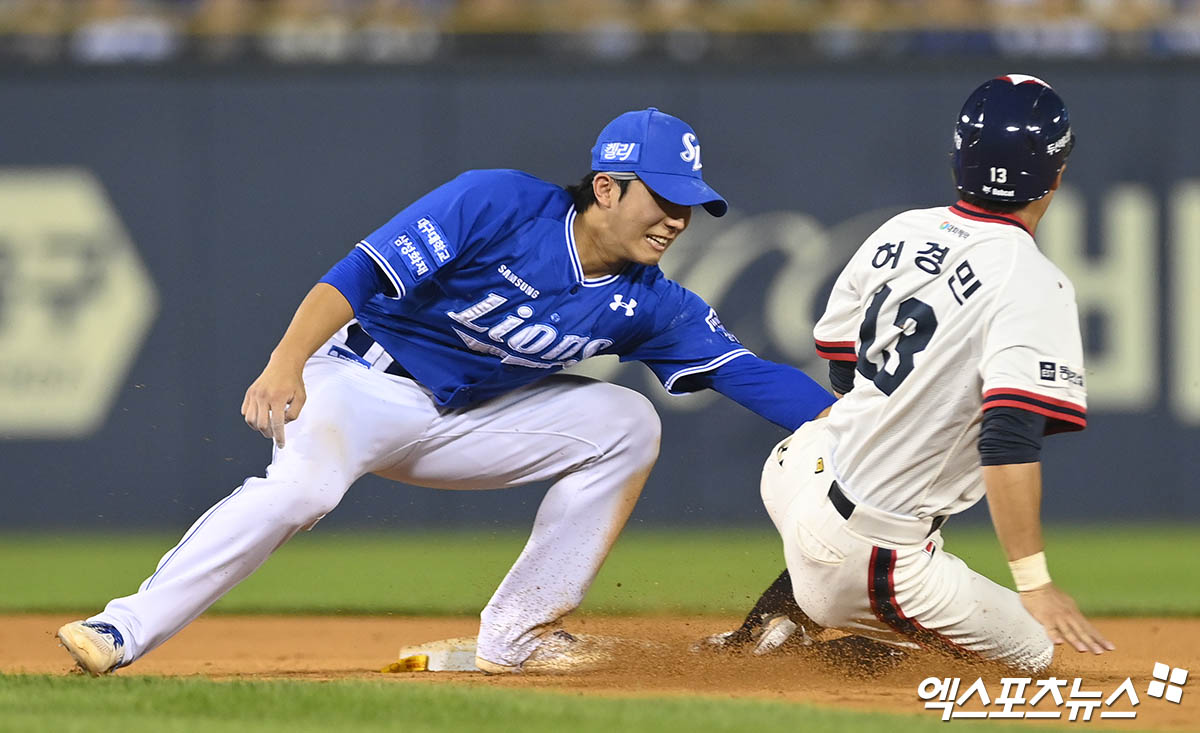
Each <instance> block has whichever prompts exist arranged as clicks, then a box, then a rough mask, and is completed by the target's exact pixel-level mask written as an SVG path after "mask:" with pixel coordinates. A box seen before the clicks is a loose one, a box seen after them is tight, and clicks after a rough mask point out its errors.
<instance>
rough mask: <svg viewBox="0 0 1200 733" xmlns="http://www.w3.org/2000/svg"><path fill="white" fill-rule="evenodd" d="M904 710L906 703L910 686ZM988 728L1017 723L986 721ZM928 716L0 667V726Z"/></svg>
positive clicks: (688, 722)
mask: <svg viewBox="0 0 1200 733" xmlns="http://www.w3.org/2000/svg"><path fill="white" fill-rule="evenodd" d="M914 707H917V705H916V701H915V695H914ZM987 722H988V724H987V725H986V726H983V727H978V728H976V727H975V726H972V725H971V724H970V723H965V722H964V721H955V723H954V728H955V730H958V729H959V728H962V727H964V726H965V727H967V728H969V729H972V730H975V729H978V730H981V731H982V730H985V729H986V730H988V731H997V732H1000V731H1018V730H1027V728H1028V726H1026V727H1025V728H1019V727H1017V726H1014V725H1009V726H1005V725H995V724H992V722H991V721H987ZM944 725H945V724H944V723H942V722H941V721H940V719H939V717H938V716H937V715H934V714H928V715H922V714H919V713H918V714H913V715H888V714H882V713H859V712H848V711H842V710H833V709H825V708H817V707H812V706H808V705H800V704H794V703H780V702H770V701H754V700H717V699H709V698H696V697H678V698H670V697H665V698H604V697H595V696H591V695H589V696H584V697H580V696H577V695H567V694H562V693H549V692H531V691H523V690H506V689H488V688H484V687H481V686H478V685H472V686H458V685H447V684H439V685H414V684H403V683H397V682H384V681H379V682H319V683H314V682H211V681H207V680H202V679H195V678H189V679H163V678H147V677H134V678H121V677H110V678H103V679H98V680H94V679H87V678H78V677H76V678H64V677H42V676H14V677H5V676H0V729H3V730H4V731H11V732H13V733H16V732H18V731H39V732H40V731H48V730H53V731H81V732H82V731H86V732H87V733H91V732H92V731H97V730H120V731H123V732H124V733H140V732H142V731H146V732H147V733H149V732H154V733H160V732H167V733H169V732H170V731H188V733H192V732H195V731H201V732H203V731H216V730H219V731H254V732H255V733H258V732H264V733H266V732H270V731H281V732H282V731H287V733H302V732H303V731H314V732H316V733H326V732H327V731H331V730H348V731H354V732H355V733H369V732H370V731H386V730H400V731H405V732H406V733H415V732H416V731H437V733H446V732H447V731H460V730H486V731H488V733H503V732H504V731H522V732H526V731H527V732H530V733H538V732H539V731H563V730H569V731H572V733H587V732H589V731H595V732H596V733H612V731H676V730H693V731H706V732H708V731H792V730H803V731H814V732H815V731H820V732H821V733H840V732H842V731H845V732H847V733H850V732H853V733H893V732H894V731H897V730H902V731H905V732H906V733H907V732H908V731H914V732H916V733H920V732H922V731H929V732H930V733H933V732H934V731H941V730H945V728H944Z"/></svg>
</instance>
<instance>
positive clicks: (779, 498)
mask: <svg viewBox="0 0 1200 733" xmlns="http://www.w3.org/2000/svg"><path fill="white" fill-rule="evenodd" d="M833 481H834V475H833V470H832V464H831V463H830V451H829V435H828V432H827V430H826V427H825V421H824V420H815V421H813V422H809V423H805V424H804V425H802V426H801V427H800V429H798V430H797V431H796V432H795V433H793V434H792V435H791V436H790V437H789V438H786V439H785V440H783V441H782V442H781V443H779V445H777V446H776V447H775V449H774V450H772V451H771V454H770V456H768V458H767V461H766V464H765V465H764V466H763V473H762V498H763V503H764V504H765V505H766V507H767V512H768V513H769V514H770V515H771V520H772V521H773V522H775V527H776V528H777V529H778V530H779V534H780V536H781V537H782V538H783V550H784V556H785V558H786V559H787V566H788V570H789V572H790V573H791V576H792V589H793V593H794V595H795V597H796V602H797V603H798V604H799V605H800V608H801V609H803V610H804V612H805V613H806V614H808V616H809V617H810V618H812V620H813V621H815V622H816V623H818V624H820V625H821V626H824V627H827V628H837V629H842V630H844V631H848V632H851V633H853V634H858V635H860V636H866V637H870V638H873V639H876V640H879V641H883V642H887V643H891V644H896V645H898V646H908V647H913V646H914V645H917V646H922V647H930V648H937V649H940V650H942V651H948V652H950V653H952V654H955V655H957V656H965V657H973V658H977V659H986V660H990V661H997V662H1000V663H1003V664H1006V665H1008V666H1011V667H1014V668H1016V669H1019V670H1023V671H1025V672H1029V673H1037V672H1041V671H1042V670H1044V669H1045V668H1046V667H1047V666H1049V664H1050V660H1051V659H1052V658H1053V656H1054V645H1053V643H1051V641H1050V638H1049V637H1048V636H1047V635H1046V632H1045V630H1044V629H1043V628H1042V626H1041V624H1039V623H1038V622H1037V621H1036V620H1035V619H1034V618H1033V616H1031V615H1030V614H1029V612H1028V611H1026V610H1025V607H1024V606H1022V605H1021V601H1020V599H1019V598H1018V596H1017V594H1016V593H1015V592H1014V591H1012V590H1009V589H1008V588H1005V587H1003V586H1000V585H997V584H996V583H993V582H992V581H990V580H988V579H987V578H985V577H983V576H982V575H980V574H978V573H976V572H974V571H973V570H971V569H970V568H969V567H967V565H966V563H964V562H963V561H962V560H960V559H959V558H957V557H955V556H954V555H952V554H950V553H948V552H945V551H944V550H943V549H942V544H943V540H942V535H941V532H940V531H934V532H933V533H932V534H929V527H930V522H929V521H928V520H920V519H917V518H915V517H902V516H899V515H895V514H891V513H889V512H883V511H880V510H877V509H873V508H872V507H869V506H866V505H864V504H862V503H859V504H858V505H857V506H855V507H854V510H853V512H852V513H851V514H850V517H849V519H846V518H843V516H842V515H841V514H840V513H839V512H838V511H837V509H836V508H835V507H834V505H833V503H832V502H831V501H830V499H829V490H830V484H831V483H832V482H833Z"/></svg>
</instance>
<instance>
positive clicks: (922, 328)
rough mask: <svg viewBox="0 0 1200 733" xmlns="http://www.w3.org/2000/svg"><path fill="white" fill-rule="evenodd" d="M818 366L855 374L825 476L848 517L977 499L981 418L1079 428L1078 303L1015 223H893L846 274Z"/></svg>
mask: <svg viewBox="0 0 1200 733" xmlns="http://www.w3.org/2000/svg"><path fill="white" fill-rule="evenodd" d="M814 333H815V337H816V341H817V352H818V353H819V354H820V355H821V356H823V357H825V358H827V359H834V360H840V361H853V362H855V375H854V388H853V390H851V392H850V393H849V394H847V395H846V396H845V397H844V398H843V399H841V400H839V401H838V402H837V404H835V405H834V406H833V411H832V413H831V414H830V417H829V427H830V431H831V434H832V438H833V446H832V454H831V457H832V463H833V464H834V466H833V469H834V471H835V475H836V477H837V479H838V481H839V482H840V483H841V485H842V488H843V490H844V491H845V493H846V494H847V495H848V496H849V497H850V498H851V500H853V501H855V502H856V503H866V504H867V505H870V506H873V507H875V508H876V509H882V510H884V511H888V512H893V513H896V514H901V515H905V516H912V517H930V516H937V515H942V514H954V513H957V512H960V511H963V510H964V509H967V508H968V507H970V506H972V505H973V504H975V503H976V502H977V501H979V499H980V498H981V497H982V496H983V492H984V487H983V479H982V473H981V471H980V459H979V451H978V440H979V431H980V425H981V422H982V417H983V410H987V409H989V408H993V407H1000V406H1005V407H1016V408H1020V409H1023V410H1029V411H1031V412H1035V413H1038V414H1040V415H1044V416H1045V417H1046V418H1047V419H1048V422H1047V433H1053V432H1061V431H1064V430H1081V429H1082V428H1083V427H1084V426H1085V425H1086V393H1085V389H1084V378H1083V350H1082V346H1081V342H1080V336H1079V316H1078V312H1077V308H1076V305H1075V290H1074V287H1073V286H1072V285H1071V282H1070V281H1069V280H1068V279H1067V277H1066V276H1065V275H1064V274H1063V273H1062V272H1061V271H1060V270H1059V269H1058V268H1057V267H1056V266H1055V265H1054V264H1053V263H1051V262H1050V261H1049V260H1048V259H1046V257H1045V256H1043V255H1042V253H1041V252H1040V251H1039V250H1038V248H1037V245H1036V244H1035V243H1034V240H1033V237H1031V236H1030V235H1029V233H1028V232H1027V231H1026V229H1025V227H1024V225H1023V224H1022V223H1021V222H1020V221H1019V220H1018V219H1016V218H1014V217H1009V216H1003V215H998V214H995V213H991V212H987V211H984V210H983V209H979V208H976V207H974V206H971V205H970V204H967V203H965V202H961V201H960V202H958V203H956V204H954V205H953V206H950V207H944V206H943V207H937V208H933V209H921V210H914V211H908V212H905V213H903V214H900V215H898V216H896V217H894V218H893V219H891V220H890V221H888V222H887V223H885V224H884V225H883V226H882V227H880V228H879V229H878V230H877V231H876V232H875V233H874V234H872V235H871V236H870V237H869V238H868V239H867V240H866V242H864V243H863V245H862V247H861V248H860V249H859V250H858V251H857V252H856V253H855V254H854V256H853V258H852V259H851V260H850V262H849V264H847V265H846V268H845V269H844V270H843V271H842V273H841V275H840V276H839V277H838V279H837V283H836V284H835V285H834V288H833V292H832V294H831V295H830V297H829V304H828V306H827V307H826V310H825V314H824V315H823V316H822V317H821V319H820V321H819V322H818V323H817V326H816V328H815V331H814Z"/></svg>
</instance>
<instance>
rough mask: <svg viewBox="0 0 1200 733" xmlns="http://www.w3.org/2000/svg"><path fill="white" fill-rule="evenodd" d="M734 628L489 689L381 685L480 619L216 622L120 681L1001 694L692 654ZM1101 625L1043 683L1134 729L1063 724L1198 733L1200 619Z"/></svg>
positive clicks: (974, 673)
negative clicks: (1094, 702) (187, 678)
mask: <svg viewBox="0 0 1200 733" xmlns="http://www.w3.org/2000/svg"><path fill="white" fill-rule="evenodd" d="M70 620H72V618H70V617H66V616H58V615H34V614H22V615H10V616H0V650H3V651H2V652H0V672H3V673H6V674H11V673H29V674H68V673H70V672H71V667H72V665H71V661H70V658H69V657H68V656H67V654H66V652H65V651H63V650H62V649H60V648H58V646H57V642H56V640H55V638H54V632H55V630H56V629H57V628H58V627H59V626H60V625H61V624H63V623H65V622H67V621H70ZM739 620H740V619H739ZM737 621H738V620H735V619H732V618H728V619H720V618H714V617H711V616H705V617H686V616H685V617H680V616H643V617H604V616H588V615H583V616H579V617H573V618H570V619H568V623H567V628H568V629H569V630H572V631H578V632H583V633H588V634H604V635H612V636H618V637H622V638H627V639H645V640H653V641H656V642H662V644H663V645H664V646H662V647H661V648H658V649H656V650H655V651H651V652H646V651H631V652H629V653H628V654H627V655H626V656H625V657H623V658H621V659H620V660H618V661H617V662H616V663H615V664H614V665H613V666H612V667H610V668H605V669H603V670H600V671H596V672H590V673H584V674H572V675H556V676H506V677H486V676H484V675H482V674H478V673H465V672H464V673H432V672H412V673H399V674H383V673H381V672H380V671H379V670H380V669H381V668H383V667H385V666H386V665H387V664H389V663H390V662H393V661H395V658H396V651H397V649H398V648H399V647H401V646H409V645H413V644H419V643H421V642H425V641H433V640H437V639H444V638H451V637H459V636H471V635H474V633H475V632H476V630H477V623H478V621H477V620H476V619H474V618H415V617H399V616H398V617H386V616H385V617H378V616H376V617H343V616H320V617H311V616H209V617H205V618H201V619H200V620H198V621H196V622H195V623H193V624H192V625H191V626H189V627H188V628H187V629H185V630H184V631H183V632H181V633H180V634H179V635H178V636H177V637H176V638H174V639H172V640H171V641H169V642H167V643H166V644H164V645H163V646H162V647H161V648H160V649H158V650H156V651H154V652H153V653H151V654H149V655H147V656H146V657H145V658H144V659H141V660H139V661H138V662H137V664H136V665H134V666H132V667H129V668H126V669H123V670H121V671H119V672H118V674H119V675H121V676H131V675H166V676H184V675H200V676H205V677H211V678H213V679H239V678H252V679H281V678H291V679H312V680H328V679H375V680H381V681H385V682H388V683H394V684H439V683H443V682H453V683H457V684H479V685H485V686H488V687H493V688H520V689H542V690H548V691H560V692H569V693H571V694H596V695H607V696H662V695H672V696H674V695H704V696H711V697H723V698H758V699H770V700H779V701H789V702H806V703H813V704H818V705H823V706H831V707H841V708H846V709H857V710H875V711H884V712H895V713H907V714H926V715H929V716H930V717H931V718H932V717H934V716H937V715H940V713H939V712H938V711H932V710H931V711H925V710H924V709H923V703H922V701H921V700H919V699H918V697H917V692H916V690H917V687H918V685H919V684H920V682H921V680H923V679H925V678H927V677H956V676H957V677H962V678H965V679H964V682H963V688H962V689H963V690H965V689H966V686H967V685H968V684H970V682H973V681H974V680H975V678H976V677H980V676H982V677H983V678H984V680H985V681H986V682H987V688H988V690H989V693H990V694H992V695H993V696H994V695H996V694H997V693H998V692H999V690H1000V683H999V680H1000V678H1001V677H1003V676H1005V675H1004V673H1003V672H1002V671H1000V670H996V669H982V670H981V669H979V668H976V667H971V666H968V665H966V664H965V663H962V662H957V661H954V660H950V659H946V658H942V657H938V656H932V655H912V656H910V658H909V659H908V660H906V661H905V662H904V663H903V664H902V665H900V666H898V667H896V668H895V669H892V670H889V671H887V672H884V673H882V674H877V675H872V674H869V673H868V672H869V671H868V670H863V669H861V668H860V669H855V668H846V667H844V666H842V665H835V664H833V663H831V662H829V661H827V660H822V659H818V658H816V657H814V656H813V655H811V654H792V655H781V656H774V657H754V656H750V655H714V654H695V653H692V652H689V651H688V647H689V645H690V644H691V643H692V642H693V641H695V640H696V639H699V638H701V637H704V636H707V635H708V634H711V633H714V632H716V631H721V630H724V629H727V628H731V627H732V626H733V625H736V623H737ZM1097 625H1098V626H1099V628H1100V629H1101V631H1102V632H1104V633H1105V634H1106V635H1107V636H1108V638H1109V639H1110V640H1112V641H1113V642H1114V643H1115V644H1116V645H1117V651H1115V652H1112V653H1109V654H1105V655H1102V656H1093V655H1091V654H1079V653H1076V652H1074V651H1073V650H1072V651H1064V650H1063V649H1062V648H1061V647H1060V649H1059V651H1058V653H1057V655H1056V658H1055V662H1054V665H1053V666H1052V667H1051V669H1050V670H1049V671H1048V672H1047V673H1045V674H1043V675H1041V678H1043V679H1044V678H1048V677H1050V676H1056V677H1059V678H1067V679H1068V680H1073V678H1076V677H1078V678H1081V679H1082V684H1081V688H1082V689H1084V690H1098V691H1102V692H1103V694H1104V696H1105V697H1107V696H1108V695H1109V694H1111V693H1112V692H1113V691H1114V690H1116V689H1117V688H1118V687H1119V686H1120V684H1121V683H1122V682H1123V681H1124V680H1125V678H1126V677H1130V678H1132V679H1133V681H1134V683H1135V689H1136V690H1137V693H1138V695H1139V697H1140V698H1141V704H1140V705H1138V706H1137V708H1130V707H1129V705H1128V703H1127V701H1126V700H1125V699H1122V700H1121V701H1119V702H1118V703H1117V704H1116V705H1114V707H1113V709H1114V710H1130V709H1135V710H1136V711H1137V713H1138V714H1137V718H1136V719H1134V720H1111V719H1107V720H1098V719H1097V716H1098V712H1097V713H1095V714H1094V715H1093V720H1092V721H1091V722H1089V723H1082V722H1079V723H1068V722H1067V721H1066V720H1063V721H1062V724H1063V725H1086V726H1089V727H1102V728H1105V729H1113V728H1136V729H1140V730H1197V729H1198V728H1200V722H1198V721H1200V688H1197V689H1195V690H1193V689H1191V688H1196V683H1195V682H1194V677H1195V676H1196V675H1198V674H1200V619H1191V618H1115V619H1100V620H1099V621H1098V622H1097ZM632 648H633V647H632V646H631V649H632ZM1155 662H1163V663H1165V664H1167V665H1169V666H1171V667H1182V668H1184V669H1188V670H1191V671H1192V672H1191V674H1190V675H1189V679H1188V682H1189V683H1191V684H1187V685H1185V686H1184V694H1183V698H1182V702H1181V703H1179V704H1175V703H1171V702H1168V701H1166V700H1161V699H1155V698H1150V697H1148V696H1146V695H1145V694H1144V693H1145V690H1146V687H1147V684H1148V683H1149V681H1150V678H1151V672H1152V670H1153V667H1154V664H1155ZM960 694H961V692H960ZM966 709H971V707H970V706H968V707H967V708H966ZM975 709H978V708H975ZM990 709H995V707H994V706H993V708H990ZM1039 709H1041V707H1040V706H1039ZM1060 709H1062V710H1064V711H1065V710H1066V708H1065V707H1063V708H1060ZM1065 717H1066V713H1065V712H1064V718H1065Z"/></svg>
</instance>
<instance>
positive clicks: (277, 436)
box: [242, 358, 306, 448]
mask: <svg viewBox="0 0 1200 733" xmlns="http://www.w3.org/2000/svg"><path fill="white" fill-rule="evenodd" d="M303 369H304V364H303V362H301V363H299V364H296V363H289V362H286V361H277V360H276V359H274V358H272V359H271V361H270V362H269V363H268V364H267V367H266V369H263V372H262V374H260V375H258V379H256V380H254V383H253V384H251V385H250V388H249V389H247V390H246V398H245V399H243V400H242V416H243V417H245V418H246V424H247V425H249V426H250V427H252V428H254V429H255V430H257V431H258V432H260V433H262V434H263V435H264V436H265V437H267V438H271V439H273V440H274V441H275V445H276V447H279V448H282V447H283V446H284V442H285V440H284V430H283V426H284V425H285V424H287V423H289V422H291V421H292V420H295V419H296V418H297V417H299V416H300V410H301V409H302V408H303V407H304V400H305V399H306V395H305V392H304V377H303Z"/></svg>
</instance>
